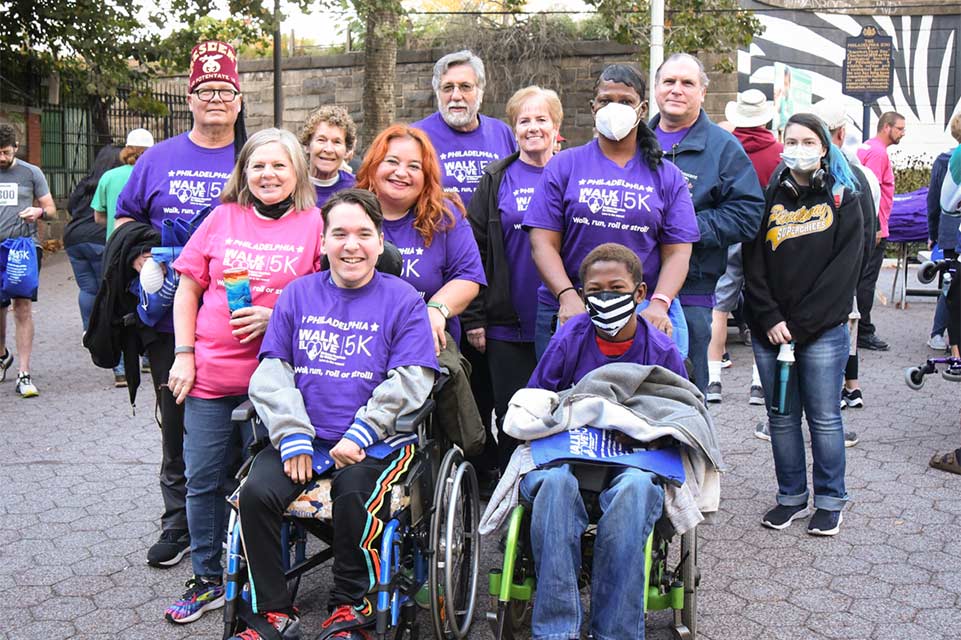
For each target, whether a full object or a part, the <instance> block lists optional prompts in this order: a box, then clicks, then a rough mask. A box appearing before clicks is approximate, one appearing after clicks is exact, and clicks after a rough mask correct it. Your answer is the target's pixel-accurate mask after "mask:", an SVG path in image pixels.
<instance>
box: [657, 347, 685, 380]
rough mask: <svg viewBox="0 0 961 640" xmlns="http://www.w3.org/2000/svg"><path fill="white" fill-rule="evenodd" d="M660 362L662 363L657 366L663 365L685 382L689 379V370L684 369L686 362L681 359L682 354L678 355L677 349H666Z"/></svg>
mask: <svg viewBox="0 0 961 640" xmlns="http://www.w3.org/2000/svg"><path fill="white" fill-rule="evenodd" d="M660 360H661V361H660V362H658V363H656V364H659V365H661V366H662V367H664V368H665V369H670V370H671V371H673V372H674V373H676V374H677V375H679V376H681V377H682V378H684V379H685V380H687V379H688V377H687V369H686V368H685V367H684V361H683V360H682V359H681V354H680V353H678V351H677V349H675V348H671V349H665V350H664V351H663V353H662V357H661V358H660Z"/></svg>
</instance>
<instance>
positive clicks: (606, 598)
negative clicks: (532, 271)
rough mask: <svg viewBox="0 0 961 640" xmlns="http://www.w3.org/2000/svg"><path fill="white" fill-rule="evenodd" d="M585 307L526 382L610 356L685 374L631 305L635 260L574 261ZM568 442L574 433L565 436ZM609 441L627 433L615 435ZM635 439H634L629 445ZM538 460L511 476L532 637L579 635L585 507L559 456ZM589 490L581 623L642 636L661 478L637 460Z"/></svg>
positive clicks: (638, 288) (616, 635)
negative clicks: (527, 513) (591, 503)
mask: <svg viewBox="0 0 961 640" xmlns="http://www.w3.org/2000/svg"><path fill="white" fill-rule="evenodd" d="M580 278H581V282H582V283H583V286H584V290H583V294H582V295H583V297H584V301H585V304H586V306H587V309H588V313H586V314H582V315H579V316H576V317H574V318H571V319H570V320H569V321H568V322H567V323H566V324H565V325H563V326H562V327H561V328H560V329H559V330H558V332H557V334H555V336H554V337H553V339H552V340H551V343H550V345H549V346H548V348H547V351H546V352H545V353H544V356H543V358H542V359H541V361H540V362H539V364H538V366H537V368H536V369H535V370H534V373H533V375H532V376H531V379H530V382H529V383H528V387H532V388H540V389H546V390H549V391H554V392H559V391H563V390H566V389H568V388H570V387H571V386H572V385H574V384H576V383H578V382H579V381H580V380H581V379H582V378H583V377H584V376H586V375H587V374H589V373H591V372H592V371H594V370H595V369H597V368H599V367H601V366H603V365H605V364H610V363H635V364H641V365H660V366H662V367H664V368H666V369H669V370H670V371H672V372H674V373H676V374H677V375H678V376H681V377H683V378H685V379H686V378H687V375H686V371H685V368H684V365H683V362H682V360H681V357H680V355H679V353H678V351H677V349H676V348H675V346H674V344H673V343H672V342H671V339H670V338H669V337H668V336H667V335H665V334H664V333H662V332H660V331H658V330H657V329H656V328H654V326H653V325H652V324H650V323H649V322H648V321H647V320H645V319H644V318H642V317H640V316H639V315H638V314H637V312H636V306H637V305H638V303H640V302H641V301H642V300H643V299H644V297H645V294H646V286H645V284H644V282H643V273H642V267H641V263H640V261H639V260H638V258H637V256H636V255H635V254H634V253H633V252H632V251H630V250H629V249H627V248H626V247H624V246H622V245H618V244H613V243H609V244H603V245H600V246H598V247H597V248H595V249H594V250H593V251H591V253H590V254H588V255H587V257H586V258H585V259H584V262H583V263H582V265H581V268H580ZM572 440H573V437H572ZM615 440H620V441H621V442H623V443H624V444H630V443H629V442H627V441H628V440H629V439H628V438H627V436H624V435H623V434H621V433H617V434H616V436H615ZM634 444H637V443H634ZM554 465H555V466H541V468H538V469H534V470H532V471H530V472H528V473H527V474H526V475H525V476H524V477H523V479H522V480H521V482H520V496H521V497H522V499H523V501H524V502H526V503H528V504H531V505H532V512H531V521H530V538H531V545H532V549H531V550H532V554H533V558H534V566H535V569H536V575H537V584H538V587H537V595H536V597H535V598H534V610H533V618H532V626H533V634H532V637H533V638H535V639H551V640H567V639H569V638H575V639H576V638H579V637H580V629H581V622H582V618H583V612H582V607H581V600H580V594H579V589H578V575H579V573H580V569H581V555H582V548H581V536H582V534H583V533H584V531H585V529H586V528H587V526H588V513H587V509H586V508H585V504H584V499H583V498H582V495H581V493H580V489H581V487H580V486H579V483H578V479H577V478H576V477H575V473H574V470H573V468H572V466H571V465H570V464H568V463H559V461H558V462H555V463H554ZM608 478H609V479H608V482H607V485H606V486H605V487H604V488H603V489H601V491H600V493H599V495H598V505H599V507H600V511H601V513H602V515H601V516H600V519H599V520H598V522H597V531H596V538H595V541H594V552H593V570H592V572H591V575H592V584H591V609H592V611H591V621H590V628H591V633H592V636H593V638H595V639H596V640H627V639H642V638H643V637H644V608H645V606H644V596H643V593H644V589H645V588H646V587H645V586H644V585H643V584H640V583H639V581H640V579H641V577H642V576H644V570H645V564H644V563H645V554H644V543H645V541H646V540H647V537H648V535H649V534H650V533H651V531H652V530H653V527H654V523H655V522H656V521H657V520H658V519H659V518H660V516H661V513H662V511H663V506H664V495H665V494H664V488H663V486H662V481H661V480H660V479H659V478H658V476H656V475H655V474H654V473H651V472H650V471H645V470H642V469H640V468H636V467H629V466H622V467H617V468H615V469H613V470H612V471H611V472H610V473H609V476H608Z"/></svg>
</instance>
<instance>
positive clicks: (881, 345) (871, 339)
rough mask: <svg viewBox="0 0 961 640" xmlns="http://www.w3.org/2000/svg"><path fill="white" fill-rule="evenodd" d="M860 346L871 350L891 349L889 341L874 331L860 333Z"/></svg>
mask: <svg viewBox="0 0 961 640" xmlns="http://www.w3.org/2000/svg"><path fill="white" fill-rule="evenodd" d="M858 348H859V349H867V350H869V351H887V350H888V349H890V347H889V346H888V343H887V342H885V341H884V340H882V339H881V338H879V337H877V336H876V335H875V334H873V333H869V334H868V335H866V336H865V335H859V336H858Z"/></svg>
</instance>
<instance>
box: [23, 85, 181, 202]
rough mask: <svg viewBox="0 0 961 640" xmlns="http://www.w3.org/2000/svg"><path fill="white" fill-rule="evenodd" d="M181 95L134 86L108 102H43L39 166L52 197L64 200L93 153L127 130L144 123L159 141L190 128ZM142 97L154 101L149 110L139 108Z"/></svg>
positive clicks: (86, 169)
mask: <svg viewBox="0 0 961 640" xmlns="http://www.w3.org/2000/svg"><path fill="white" fill-rule="evenodd" d="M184 95H185V92H184V91H183V90H180V91H177V90H176V89H174V88H173V87H157V86H153V87H148V86H137V87H125V88H122V89H120V90H119V91H118V92H117V96H116V97H114V98H110V99H108V101H106V102H105V101H103V100H102V99H99V98H95V97H87V98H86V99H83V98H81V99H78V98H72V97H71V98H65V99H64V100H62V101H61V103H60V104H57V105H53V104H44V105H43V117H42V119H41V127H42V134H41V135H42V147H41V155H42V167H43V172H44V175H46V177H47V181H48V182H49V183H50V191H51V192H52V193H53V196H54V198H58V199H59V198H67V197H68V196H69V195H70V191H71V190H72V189H73V188H74V186H76V184H77V183H78V182H79V181H80V180H82V179H83V178H84V177H85V176H86V175H87V174H88V173H89V171H90V167H92V166H93V161H94V158H95V157H96V155H97V152H98V151H99V150H100V149H101V148H102V147H104V146H106V145H108V144H115V145H118V146H123V144H124V141H125V140H126V137H127V132H128V131H130V130H131V129H136V128H138V127H143V128H144V129H147V130H148V131H150V132H151V133H152V134H153V137H154V140H156V141H157V142H159V141H161V140H165V139H167V138H170V137H173V136H175V135H178V134H181V133H183V132H185V131H188V130H189V129H190V126H191V115H190V110H189V109H188V108H187V103H186V100H185V98H184ZM145 98H146V99H148V100H149V102H150V103H151V104H153V105H154V108H153V109H151V110H150V113H145V111H144V109H143V106H142V105H143V104H144V102H145ZM131 102H133V106H131ZM159 105H163V108H159ZM134 107H136V108H134ZM158 108H159V111H158ZM160 111H166V113H163V114H162V113H161V112H160Z"/></svg>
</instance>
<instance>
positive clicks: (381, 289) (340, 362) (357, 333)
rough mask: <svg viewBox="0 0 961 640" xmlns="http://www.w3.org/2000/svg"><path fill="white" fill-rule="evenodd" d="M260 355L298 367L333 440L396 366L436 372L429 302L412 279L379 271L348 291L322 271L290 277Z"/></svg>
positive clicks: (299, 381)
mask: <svg viewBox="0 0 961 640" xmlns="http://www.w3.org/2000/svg"><path fill="white" fill-rule="evenodd" d="M259 357H260V359H263V358H278V359H280V360H283V361H284V362H287V363H289V364H290V365H291V366H292V367H293V368H294V382H295V384H296V385H297V388H298V389H299V390H300V393H301V395H302V396H303V397H304V405H305V406H306V408H307V414H308V415H309V416H310V422H311V424H312V425H313V426H314V430H315V432H316V436H317V437H318V438H320V439H321V440H323V441H325V442H328V443H334V442H336V441H338V440H340V438H341V437H342V436H343V435H344V432H346V431H347V429H348V427H350V425H351V424H352V423H353V421H354V415H355V414H356V413H357V410H358V409H360V407H362V406H363V405H365V404H367V401H368V400H369V399H370V397H371V394H372V393H373V391H374V389H375V388H376V387H377V385H379V384H380V383H381V382H383V381H384V380H386V379H387V372H388V371H390V370H391V369H396V368H397V367H409V366H421V367H428V368H430V369H434V370H435V371H436V370H437V358H436V357H435V356H434V338H433V337H432V335H431V330H430V320H428V318H427V307H425V306H424V303H423V301H422V300H421V299H420V296H419V295H417V292H416V291H414V289H413V287H411V286H410V285H409V284H407V283H406V282H404V281H402V280H401V279H399V278H395V277H394V276H391V275H386V274H382V273H379V272H378V273H375V274H374V278H373V279H372V280H371V281H370V282H369V283H367V284H366V285H364V286H363V287H361V288H359V289H342V288H340V287H338V286H337V285H336V284H334V282H333V280H331V277H330V272H329V271H321V272H320V273H314V274H310V275H307V276H304V277H302V278H298V279H296V280H294V281H292V282H290V283H289V284H288V285H287V286H286V287H285V288H284V292H283V293H282V294H281V295H280V299H279V300H278V301H277V306H275V307H274V313H273V315H272V316H271V318H270V323H269V324H268V325H267V333H266V335H265V336H264V342H263V346H262V347H261V348H260V356H259Z"/></svg>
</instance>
